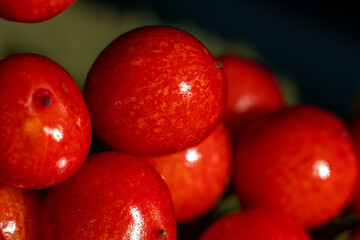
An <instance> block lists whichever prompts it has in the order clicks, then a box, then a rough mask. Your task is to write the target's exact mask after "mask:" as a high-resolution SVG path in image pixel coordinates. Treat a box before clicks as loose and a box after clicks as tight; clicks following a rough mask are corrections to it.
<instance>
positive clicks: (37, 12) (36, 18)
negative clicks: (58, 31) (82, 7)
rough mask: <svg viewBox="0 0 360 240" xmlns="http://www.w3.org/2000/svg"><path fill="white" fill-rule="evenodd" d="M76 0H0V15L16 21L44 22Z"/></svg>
mask: <svg viewBox="0 0 360 240" xmlns="http://www.w3.org/2000/svg"><path fill="white" fill-rule="evenodd" d="M74 2H75V0H36V1H34V0H16V1H14V0H0V17H1V18H4V19H7V20H11V21H16V22H26V23H34V22H42V21H45V20H48V19H50V18H53V17H55V16H56V15H58V14H60V13H61V12H62V11H64V10H65V9H66V8H68V7H69V6H70V5H71V4H73V3H74Z"/></svg>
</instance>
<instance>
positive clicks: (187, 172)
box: [145, 124, 232, 222]
mask: <svg viewBox="0 0 360 240" xmlns="http://www.w3.org/2000/svg"><path fill="white" fill-rule="evenodd" d="M231 155H232V154H231V146H230V139H229V136H228V133H227V132H226V130H225V128H224V126H223V125H222V124H221V125H219V126H218V127H217V128H216V129H215V130H214V131H213V132H212V133H211V134H210V135H209V136H208V137H207V138H206V139H205V140H204V141H202V142H201V143H200V144H198V145H196V146H194V147H192V148H189V149H186V150H182V151H179V152H176V153H172V154H168V155H164V156H160V157H152V158H145V160H146V161H147V162H149V163H150V164H151V165H152V166H153V167H155V169H156V170H157V171H158V172H159V173H160V174H161V175H162V177H163V178H164V180H165V182H166V184H167V185H168V187H169V189H170V193H171V197H172V200H173V204H174V209H175V215H176V219H177V221H178V222H189V221H192V220H195V219H196V218H199V217H200V216H202V215H204V214H205V213H207V212H208V211H210V210H211V208H212V207H213V206H214V205H215V203H216V202H217V201H218V200H219V199H220V198H221V196H222V194H223V192H224V190H225V189H226V187H227V183H228V180H229V178H230V167H231V163H232V156H231Z"/></svg>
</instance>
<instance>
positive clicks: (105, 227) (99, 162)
mask: <svg viewBox="0 0 360 240" xmlns="http://www.w3.org/2000/svg"><path fill="white" fill-rule="evenodd" d="M43 229H44V239H45V240H50V239H51V240H68V239H78V240H85V239H89V240H90V239H151V240H176V220H175V214H174V211H173V208H172V202H171V197H170V192H169V189H168V188H167V186H166V184H165V182H164V180H163V179H162V178H161V176H160V175H159V173H157V172H156V170H155V169H154V168H153V167H151V166H150V165H149V164H148V163H146V162H145V161H143V160H141V159H138V158H136V157H134V156H132V155H128V154H124V153H119V152H103V153H98V154H94V155H91V156H90V157H89V158H88V159H87V161H86V162H85V163H84V165H83V166H82V167H81V169H80V170H79V171H78V172H77V173H76V174H75V175H74V176H72V177H71V178H69V179H68V180H67V181H65V182H63V183H61V184H59V185H57V186H55V187H53V188H51V189H50V190H49V192H48V194H47V195H46V198H45V204H44V211H43Z"/></svg>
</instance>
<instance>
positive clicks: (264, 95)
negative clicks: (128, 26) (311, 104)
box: [217, 54, 284, 137]
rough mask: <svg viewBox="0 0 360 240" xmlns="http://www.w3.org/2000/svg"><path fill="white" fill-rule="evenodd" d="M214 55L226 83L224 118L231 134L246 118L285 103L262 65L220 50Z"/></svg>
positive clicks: (256, 115)
mask: <svg viewBox="0 0 360 240" xmlns="http://www.w3.org/2000/svg"><path fill="white" fill-rule="evenodd" d="M217 59H218V60H219V61H220V62H221V63H222V69H223V72H224V74H225V77H226V80H227V83H228V102H227V108H226V110H225V113H224V121H225V123H226V125H227V127H228V129H229V131H230V133H232V135H234V137H236V135H237V134H239V133H238V132H239V130H240V127H241V126H242V125H243V124H244V123H245V122H246V121H250V120H252V119H254V118H256V117H259V116H261V115H264V114H267V113H269V112H272V111H275V110H278V109H280V108H281V107H283V106H284V100H283V97H282V93H281V90H280V88H279V86H278V85H277V82H276V79H275V77H274V75H273V74H272V72H271V71H270V70H268V69H267V68H266V67H265V66H263V65H261V64H260V63H259V62H255V61H252V60H248V59H245V58H243V57H241V56H238V55H234V54H223V55H221V56H219V57H218V58H217Z"/></svg>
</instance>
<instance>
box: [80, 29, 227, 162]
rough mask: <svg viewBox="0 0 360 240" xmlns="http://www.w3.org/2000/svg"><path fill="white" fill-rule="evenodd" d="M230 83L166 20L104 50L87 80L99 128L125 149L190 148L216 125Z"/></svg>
mask: <svg viewBox="0 0 360 240" xmlns="http://www.w3.org/2000/svg"><path fill="white" fill-rule="evenodd" d="M225 94H226V82H225V79H224V77H223V73H222V70H221V68H220V67H219V66H218V64H217V63H216V61H215V59H214V58H213V56H212V55H211V54H210V53H209V51H208V50H207V49H206V48H205V47H204V46H203V45H202V44H201V43H200V42H199V41H198V40H197V39H195V38H194V37H193V36H191V35H189V34H188V33H185V32H183V31H181V30H178V29H175V28H172V27H166V26H150V27H142V28H137V29H134V30H132V31H130V32H127V33H125V34H123V35H121V36H120V37H118V38H117V39H116V40H115V41H113V42H112V43H111V44H110V45H109V46H107V47H106V48H105V49H104V51H103V52H102V53H101V54H100V55H99V56H98V58H97V59H96V61H95V63H94V64H93V66H92V68H91V70H90V72H89V74H88V77H87V79H86V83H85V89H84V96H85V100H86V102H87V105H88V108H89V112H90V116H91V119H92V123H93V129H94V132H95V134H96V135H97V136H98V137H99V138H100V139H101V140H102V141H104V142H105V143H107V144H109V145H110V146H112V147H114V148H116V149H118V150H120V151H124V152H129V153H133V154H136V155H142V156H154V155H161V154H166V153H169V152H174V151H178V150H183V149H185V148H189V147H191V146H193V145H196V144H198V143H199V142H201V141H202V140H203V139H204V138H205V137H206V136H208V135H209V134H210V132H211V131H212V130H214V129H215V127H216V125H217V124H218V123H219V121H220V119H221V117H222V115H223V111H224V108H225V100H226V95H225Z"/></svg>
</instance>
